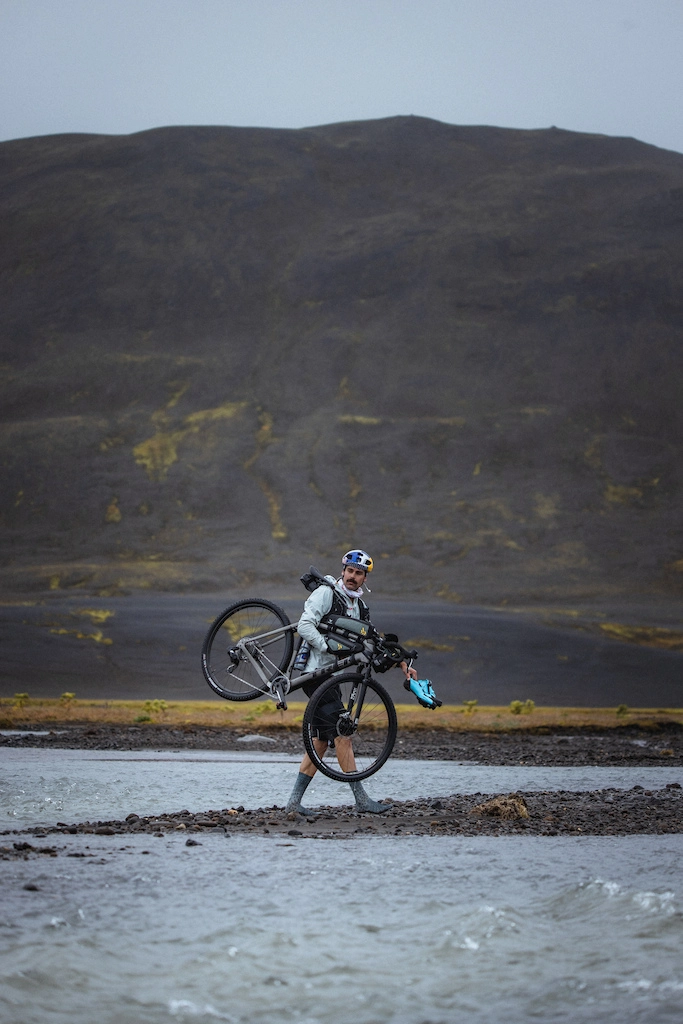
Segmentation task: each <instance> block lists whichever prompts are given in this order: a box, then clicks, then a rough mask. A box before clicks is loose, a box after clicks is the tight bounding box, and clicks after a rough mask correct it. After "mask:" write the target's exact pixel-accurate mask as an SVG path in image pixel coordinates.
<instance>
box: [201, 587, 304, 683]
mask: <svg viewBox="0 0 683 1024" xmlns="http://www.w3.org/2000/svg"><path fill="white" fill-rule="evenodd" d="M288 625H289V619H288V618H287V616H286V615H285V613H284V612H283V610H282V608H278V606H277V605H276V604H272V602H270V601H263V600H261V599H260V598H254V599H252V600H250V601H238V602H237V603H236V604H232V605H230V607H229V608H226V610H225V611H224V612H223V613H222V614H221V615H219V616H218V618H217V619H216V621H215V622H214V623H212V625H211V628H210V630H209V632H208V633H207V634H206V638H205V640H204V646H203V647H202V671H203V673H204V678H205V679H206V681H207V683H208V684H209V686H210V687H211V689H212V690H214V692H215V693H217V694H218V695H219V697H225V699H226V700H254V698H255V697H262V696H263V694H264V693H267V692H268V691H267V688H266V686H265V684H264V682H263V680H262V679H261V677H260V675H259V673H258V672H257V671H256V669H255V668H254V666H253V664H252V663H251V661H250V660H249V659H248V658H247V657H246V655H245V654H244V652H243V651H241V650H240V649H239V648H238V647H237V643H238V641H239V640H245V639H249V638H251V637H254V638H255V640H254V645H253V647H252V648H251V651H252V656H253V657H254V659H255V661H257V662H258V664H259V666H260V668H261V670H262V672H263V673H264V675H265V676H266V678H267V679H270V678H271V677H272V676H273V675H274V674H275V673H276V672H281V671H282V670H283V669H285V668H286V667H287V665H288V663H289V659H290V658H291V656H292V649H293V646H294V639H293V637H292V631H291V630H288V631H287V632H284V631H282V627H283V626H288ZM269 633H270V634H273V635H271V636H267V635H264V634H269ZM259 637H260V639H258V638H259Z"/></svg>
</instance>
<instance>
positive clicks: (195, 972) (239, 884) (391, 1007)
mask: <svg viewBox="0 0 683 1024" xmlns="http://www.w3.org/2000/svg"><path fill="white" fill-rule="evenodd" d="M86 840H87V843H86ZM59 842H60V844H62V842H63V843H65V844H68V849H69V850H70V851H72V852H80V853H88V854H94V856H91V857H82V858H73V859H70V858H67V857H64V856H59V857H57V858H45V859H41V860H40V861H38V860H33V861H28V862H24V861H18V862H9V863H7V864H5V865H4V866H3V867H4V869H5V870H4V871H3V874H2V879H1V881H0V885H1V886H2V888H1V889H0V892H1V893H2V897H1V906H2V910H1V911H0V927H1V929H2V934H3V951H2V953H1V954H0V972H1V973H0V979H1V981H2V986H1V989H2V993H3V994H2V996H0V1007H1V1008H2V1009H1V1010H0V1015H2V1017H3V1020H5V1021H7V1022H9V1024H20V1022H21V1024H44V1022H45V1021H50V1022H53V1021H54V1022H55V1024H81V1022H83V1024H90V1022H91V1021H92V1020H93V1019H97V1020H98V1021H102V1022H104V1024H109V1022H112V1024H113V1022H116V1024H129V1022H130V1024H139V1022H150V1024H161V1022H170V1021H174V1020H176V1021H184V1020H188V1021H190V1020H192V1021H207V1022H208V1021H211V1020H226V1021H233V1022H245V1024H246V1022H249V1024H261V1022H263V1024H265V1022H269V1024H270V1022H275V1024H280V1022H283V1024H284V1022H290V1021H296V1022H308V1024H314V1022H320V1024H347V1022H348V1021H351V1020H352V1021H354V1022H358V1024H378V1022H392V1024H404V1022H405V1024H422V1022H425V1021H430V1022H435V1024H436V1022H451V1021H457V1020H464V1019H467V1020H468V1021H471V1022H474V1024H480V1022H481V1024H493V1022H496V1024H498V1022H501V1021H506V1022H513V1024H516V1022H517V1021H520V1022H521V1021H525V1022H526V1021H528V1020H530V1019H531V1020H533V1019H537V1020H541V1021H543V1022H546V1021H555V1020H558V1021H559V1020H571V1021H572V1022H574V1021H579V1022H584V1021H585V1022H589V1021H590V1022H592V1021H610V1022H611V1021H613V1022H615V1024H616V1022H619V1024H629V1022H634V1024H635V1022H636V1021H657V1022H659V1021H666V1020H671V1021H675V1020H680V1019H681V1014H682V1013H683V968H682V966H681V959H680V948H681V940H682V939H683V917H682V916H681V867H680V864H681V859H680V858H681V854H682V853H683V837H681V836H663V837H661V836H660V837H654V836H631V837H626V838H620V839H615V838H612V837H586V838H583V839H567V838H561V837H543V838H541V837H526V836H524V837H506V838H498V839H495V838H489V837H477V838H476V839H472V838H460V837H439V838H427V837H425V838H406V839H398V838H394V837H390V838H373V839H353V840H348V841H343V842H335V841H324V840H292V841H291V842H290V843H287V842H280V841H278V842H274V841H269V840H268V839H266V838H265V837H245V836H242V837H239V836H238V837H231V838H229V839H228V838H224V837H222V836H218V835H214V834H210V835H207V836H202V837H201V842H202V845H201V846H198V847H193V848H187V847H186V846H185V845H184V841H183V840H182V839H180V838H178V837H175V836H172V837H165V838H163V839H155V838H154V837H150V836H134V837H127V836H126V837H122V836H119V837H115V838H112V839H111V840H110V839H108V838H107V839H102V838H100V837H93V836H73V837H71V836H69V837H65V838H64V840H62V838H61V837H60V838H59ZM143 850H149V853H148V854H144V853H143ZM27 882H33V883H34V884H36V885H37V886H38V889H37V890H35V891H27V890H25V889H24V888H23V886H24V885H25V884H26V883H27Z"/></svg>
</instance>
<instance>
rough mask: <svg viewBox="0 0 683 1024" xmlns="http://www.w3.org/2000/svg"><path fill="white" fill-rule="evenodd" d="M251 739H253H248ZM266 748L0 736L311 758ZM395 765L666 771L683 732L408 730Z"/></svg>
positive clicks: (281, 741) (199, 736)
mask: <svg viewBox="0 0 683 1024" xmlns="http://www.w3.org/2000/svg"><path fill="white" fill-rule="evenodd" d="M246 735H249V734H246ZM251 735H258V736H260V737H263V738H262V739H261V740H254V741H253V742H247V743H245V742H244V739H245V732H244V731H241V732H240V731H235V730H232V729H213V728H203V727H201V726H184V727H182V728H179V729H171V728H167V727H164V726H156V725H149V726H115V725H97V726H66V725H64V726H58V725H55V726H54V727H53V731H51V732H50V733H49V734H48V735H47V736H31V735H28V734H27V735H26V736H0V746H7V747H62V748H70V749H81V750H83V749H85V750H87V749H90V750H149V749H153V750H269V751H277V752H280V753H293V754H297V753H303V743H302V740H301V734H300V733H299V732H298V731H296V732H287V731H285V730H280V729H278V730H268V729H264V730H262V731H261V732H259V733H258V734H251ZM392 757H397V758H401V759H402V760H415V759H418V760H431V761H434V760H436V761H477V762H478V763H479V764H485V765H506V764H514V765H518V764H522V763H523V764H538V765H584V764H590V765H605V766H607V765H613V766H619V765H646V764H650V765H654V764H656V765H661V764H662V763H666V764H679V765H680V764H682V763H683V730H681V729H680V728H676V727H675V726H672V725H670V724H668V723H667V724H666V725H665V726H662V727H661V728H658V729H656V730H653V731H644V730H642V729H634V728H629V727H625V728H623V729H612V730H606V731H603V732H597V731H589V730H583V731H581V730H576V731H573V732H572V731H567V732H564V733H558V732H555V733H550V734H538V733H527V732H523V733H522V732H509V733H482V732H447V731H446V730H443V729H441V730H439V729H430V730H420V731H415V732H409V731H407V730H401V731H400V732H399V734H398V739H397V740H396V746H395V747H394V752H393V754H392Z"/></svg>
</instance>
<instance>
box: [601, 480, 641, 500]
mask: <svg viewBox="0 0 683 1024" xmlns="http://www.w3.org/2000/svg"><path fill="white" fill-rule="evenodd" d="M642 496H643V492H642V490H641V488H640V487H622V485H621V484H612V483H609V484H607V486H606V487H605V490H604V493H603V497H604V499H605V501H609V502H611V503H612V504H613V505H628V504H629V503H630V502H632V501H637V500H638V498H642Z"/></svg>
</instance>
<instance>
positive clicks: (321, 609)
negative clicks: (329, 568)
mask: <svg viewBox="0 0 683 1024" xmlns="http://www.w3.org/2000/svg"><path fill="white" fill-rule="evenodd" d="M372 565H373V562H372V559H371V558H370V556H369V555H368V554H367V552H365V551H361V550H359V549H357V550H353V551H347V553H346V554H345V555H344V557H343V558H342V566H343V569H342V574H341V576H340V577H339V579H337V580H335V578H334V576H325V578H324V580H325V584H326V585H321V586H319V587H317V589H316V590H314V591H313V593H312V594H311V595H310V597H308V598H307V600H306V603H305V604H304V611H303V615H302V616H301V618H300V619H299V624H298V626H297V632H298V633H299V635H300V636H301V637H302V638H303V644H302V648H301V649H300V651H299V655H298V657H297V661H296V662H295V666H296V667H297V668H303V667H304V665H305V670H306V672H313V671H316V670H318V669H321V668H331V667H333V666H334V664H335V662H336V658H335V656H334V654H333V653H331V651H330V647H329V645H328V641H327V639H326V638H325V636H324V635H323V634H322V633H321V632H320V630H319V629H318V626H319V625H320V623H321V621H322V620H323V618H324V617H325V616H327V615H329V614H330V613H333V614H336V615H344V616H346V617H347V618H351V619H361V620H364V621H369V619H370V613H369V610H368V606H367V605H366V603H365V601H363V592H364V589H363V585H364V584H365V581H366V578H367V575H368V573H370V572H372ZM305 645H307V646H308V652H307V655H306V651H305ZM400 667H401V669H402V670H403V672H404V673H405V676H406V679H407V680H410V679H417V672H416V671H415V669H414V668H408V665H407V663H406V662H405V661H404V662H401V666H400ZM316 686H317V683H309V684H306V685H304V687H303V689H304V692H305V693H306V694H307V696H309V697H310V696H312V694H313V691H314V690H315V688H316ZM337 714H338V706H337V704H335V703H332V702H331V703H330V710H329V716H325V717H326V718H327V717H329V722H327V721H322V720H321V724H320V726H319V727H318V729H317V736H316V737H314V739H313V745H314V747H315V749H316V751H317V752H318V754H319V755H320V756H321V757H322V756H323V754H324V753H325V751H326V749H327V747H328V745H329V744H330V743H334V746H335V751H336V754H337V760H338V761H339V765H340V767H341V769H342V771H344V772H347V771H348V772H350V771H355V759H354V755H353V746H352V741H351V737H345V736H339V735H337V733H336V729H335V725H334V723H335V722H336V720H337ZM315 772H316V767H315V765H314V764H313V762H312V761H311V759H310V757H309V756H308V754H305V755H304V758H303V760H302V762H301V764H300V766H299V775H298V777H297V780H296V783H295V785H294V789H293V791H292V795H291V796H290V798H289V801H288V803H287V810H288V811H297V812H299V813H300V814H305V813H306V811H305V808H303V807H302V806H301V799H302V797H303V795H304V792H305V791H306V787H307V786H308V785H309V783H310V781H311V779H312V778H313V776H314V775H315ZM349 785H350V786H351V791H352V793H353V796H354V799H355V801H356V809H357V810H358V811H365V812H370V813H372V814H382V813H383V812H384V811H387V810H389V805H388V804H381V803H378V802H377V801H376V800H372V799H371V798H370V797H369V796H368V794H367V793H366V792H365V789H364V788H363V784H362V783H361V782H360V781H357V780H356V781H353V782H350V783H349Z"/></svg>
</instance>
